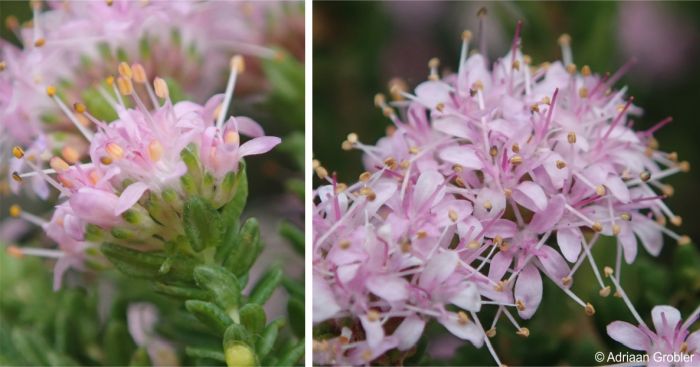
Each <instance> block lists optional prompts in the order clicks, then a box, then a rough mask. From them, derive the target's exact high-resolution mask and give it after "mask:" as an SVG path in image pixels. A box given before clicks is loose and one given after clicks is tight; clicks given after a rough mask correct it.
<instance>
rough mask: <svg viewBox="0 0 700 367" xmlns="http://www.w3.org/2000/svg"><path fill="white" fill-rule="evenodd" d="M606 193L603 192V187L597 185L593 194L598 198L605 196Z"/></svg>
mask: <svg viewBox="0 0 700 367" xmlns="http://www.w3.org/2000/svg"><path fill="white" fill-rule="evenodd" d="M606 192H607V190H605V186H603V185H598V186H596V187H595V193H596V194H597V195H598V196H603V195H605V193H606Z"/></svg>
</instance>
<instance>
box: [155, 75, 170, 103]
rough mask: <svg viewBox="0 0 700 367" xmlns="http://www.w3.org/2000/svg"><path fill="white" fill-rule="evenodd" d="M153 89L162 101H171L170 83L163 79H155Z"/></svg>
mask: <svg viewBox="0 0 700 367" xmlns="http://www.w3.org/2000/svg"><path fill="white" fill-rule="evenodd" d="M153 88H154V89H155V92H156V95H157V96H158V98H160V99H166V100H169V99H170V90H169V89H168V83H166V82H165V80H163V79H161V78H155V80H153Z"/></svg>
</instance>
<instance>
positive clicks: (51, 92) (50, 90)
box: [46, 85, 56, 97]
mask: <svg viewBox="0 0 700 367" xmlns="http://www.w3.org/2000/svg"><path fill="white" fill-rule="evenodd" d="M46 94H47V95H48V96H49V97H53V96H55V95H56V87H54V86H53V85H49V86H48V87H46Z"/></svg>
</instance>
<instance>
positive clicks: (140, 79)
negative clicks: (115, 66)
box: [131, 63, 158, 108]
mask: <svg viewBox="0 0 700 367" xmlns="http://www.w3.org/2000/svg"><path fill="white" fill-rule="evenodd" d="M131 70H132V72H133V75H134V81H135V82H136V83H139V84H143V85H144V86H145V87H146V92H147V93H148V97H149V98H150V100H151V104H152V105H153V108H156V107H158V99H157V98H156V95H155V93H154V92H153V87H151V84H150V83H149V82H148V76H147V75H146V70H145V69H144V68H143V66H142V65H141V64H138V63H136V64H132V65H131Z"/></svg>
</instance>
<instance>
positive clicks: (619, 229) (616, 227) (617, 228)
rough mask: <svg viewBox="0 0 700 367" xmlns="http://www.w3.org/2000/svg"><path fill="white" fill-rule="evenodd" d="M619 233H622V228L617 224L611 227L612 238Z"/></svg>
mask: <svg viewBox="0 0 700 367" xmlns="http://www.w3.org/2000/svg"><path fill="white" fill-rule="evenodd" d="M620 231H622V228H621V227H620V225H619V224H617V223H616V224H613V225H612V233H613V236H617V235H618V234H620Z"/></svg>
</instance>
